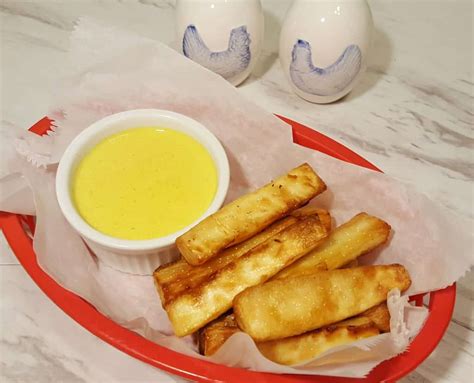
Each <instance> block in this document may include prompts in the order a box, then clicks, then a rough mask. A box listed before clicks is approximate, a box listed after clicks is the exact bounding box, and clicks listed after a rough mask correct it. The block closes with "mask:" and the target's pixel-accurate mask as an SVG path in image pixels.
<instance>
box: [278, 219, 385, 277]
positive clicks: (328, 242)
mask: <svg viewBox="0 0 474 383" xmlns="http://www.w3.org/2000/svg"><path fill="white" fill-rule="evenodd" d="M389 235H390V225H389V224H388V223H386V222H384V221H382V220H381V219H379V218H377V217H373V216H370V215H368V214H366V213H360V214H357V215H356V216H355V217H353V218H352V219H351V220H350V221H348V222H346V223H344V224H343V225H341V226H339V227H337V228H336V229H334V231H333V232H332V233H330V234H329V236H328V237H327V238H326V239H325V240H324V241H322V242H321V244H320V245H318V246H317V247H316V248H315V249H314V250H313V251H311V252H310V253H308V254H307V255H305V256H304V257H303V258H301V259H300V260H298V261H297V262H295V263H293V264H292V265H291V266H289V267H287V268H286V269H284V270H282V271H281V272H280V273H278V274H277V275H276V276H275V277H274V279H280V278H287V277H291V276H296V275H305V274H306V275H309V274H314V273H315V272H318V271H324V270H334V269H338V268H340V267H342V266H344V265H345V264H347V263H349V262H351V261H352V260H354V259H356V258H357V257H359V256H361V255H362V254H365V253H368V252H369V251H371V250H373V249H375V248H376V247H377V246H379V245H381V244H382V243H384V242H386V241H387V239H388V236H389Z"/></svg>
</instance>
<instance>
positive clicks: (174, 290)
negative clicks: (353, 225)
mask: <svg viewBox="0 0 474 383" xmlns="http://www.w3.org/2000/svg"><path fill="white" fill-rule="evenodd" d="M315 214H316V215H317V216H318V218H319V219H320V221H321V223H322V224H323V226H324V227H325V228H326V230H327V231H328V232H329V231H330V230H331V216H330V215H329V212H328V211H326V210H323V209H314V208H312V209H306V208H303V209H298V210H295V211H294V212H292V213H291V216H288V217H285V218H282V219H281V220H279V221H277V222H275V223H273V224H272V225H270V226H269V227H267V228H266V229H265V230H263V231H262V232H260V233H258V234H257V235H255V236H253V237H251V238H249V239H247V240H246V241H244V242H241V243H239V244H237V245H234V246H232V247H229V248H228V249H225V250H223V251H222V252H221V253H219V254H218V255H217V256H216V257H214V258H213V259H211V260H209V261H208V262H206V263H204V264H203V265H199V266H192V265H190V264H189V263H187V262H186V261H185V260H184V259H179V260H177V261H174V262H171V263H168V264H166V265H163V266H160V267H159V268H158V269H157V270H156V271H155V272H154V274H153V275H154V278H155V285H156V288H157V290H158V292H159V294H160V298H161V301H162V303H163V304H164V305H166V304H168V303H169V302H170V301H171V300H173V299H175V298H176V297H178V296H179V295H180V294H184V293H186V292H187V291H189V290H190V289H193V288H195V287H197V286H199V285H200V284H201V283H204V282H205V281H206V280H207V279H209V277H210V276H211V275H212V274H213V273H215V272H216V271H218V270H220V269H222V268H223V267H224V266H225V265H227V264H229V263H230V262H232V261H234V260H236V259H237V258H239V257H241V256H242V255H244V254H245V253H246V252H248V251H249V250H251V249H253V248H254V247H256V246H257V245H259V244H261V243H262V242H264V241H266V240H267V239H268V238H270V237H273V236H274V235H276V234H277V233H279V232H280V231H282V230H283V229H285V228H287V227H289V226H291V225H292V224H294V223H296V222H297V220H298V219H303V218H304V217H307V216H309V215H315Z"/></svg>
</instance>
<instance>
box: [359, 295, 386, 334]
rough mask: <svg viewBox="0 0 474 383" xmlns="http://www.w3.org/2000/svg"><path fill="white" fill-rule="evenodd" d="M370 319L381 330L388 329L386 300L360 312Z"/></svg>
mask: <svg viewBox="0 0 474 383" xmlns="http://www.w3.org/2000/svg"><path fill="white" fill-rule="evenodd" d="M360 316H363V317H365V318H367V319H370V320H371V321H372V322H374V324H375V325H376V326H377V327H378V328H379V330H380V331H381V332H389V331H390V312H389V311H388V307H387V302H384V303H381V304H379V305H377V306H375V307H372V308H371V309H368V310H367V311H365V312H363V313H362V314H360Z"/></svg>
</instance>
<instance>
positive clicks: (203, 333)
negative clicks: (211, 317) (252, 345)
mask: <svg viewBox="0 0 474 383" xmlns="http://www.w3.org/2000/svg"><path fill="white" fill-rule="evenodd" d="M237 332H240V329H239V328H238V327H237V323H236V322H235V318H234V314H227V315H224V316H222V317H220V318H218V319H216V320H215V321H213V322H211V323H209V324H208V325H207V326H206V327H204V328H203V329H201V330H200V331H199V352H200V353H201V354H202V355H206V356H210V355H213V354H214V353H215V352H216V351H217V350H218V349H219V348H221V346H222V345H223V344H224V343H225V341H226V340H227V339H229V338H230V337H231V336H232V335H234V334H235V333H237Z"/></svg>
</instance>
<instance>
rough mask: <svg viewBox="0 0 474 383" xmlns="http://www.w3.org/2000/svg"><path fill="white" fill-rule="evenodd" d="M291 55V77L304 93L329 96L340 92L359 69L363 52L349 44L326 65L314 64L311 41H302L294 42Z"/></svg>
mask: <svg viewBox="0 0 474 383" xmlns="http://www.w3.org/2000/svg"><path fill="white" fill-rule="evenodd" d="M291 55H292V56H291V57H292V60H291V64H290V77H291V80H292V81H293V83H294V84H295V85H296V87H298V88H299V89H300V90H302V91H303V92H306V93H310V94H314V95H317V96H332V95H335V94H337V93H339V92H341V91H343V90H344V89H345V88H346V87H347V86H349V85H350V84H351V82H352V81H353V80H354V79H355V77H356V76H357V74H358V73H359V71H360V69H361V62H362V52H361V51H360V48H359V47H358V46H357V45H349V46H348V47H347V48H346V49H345V50H344V52H343V53H342V54H341V56H339V58H338V59H337V60H336V61H335V62H334V63H332V64H331V65H329V66H327V67H326V68H318V67H316V66H314V65H313V61H312V53H311V44H310V43H309V42H307V41H305V40H298V41H297V42H296V44H295V45H294V47H293V51H292V53H291Z"/></svg>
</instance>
